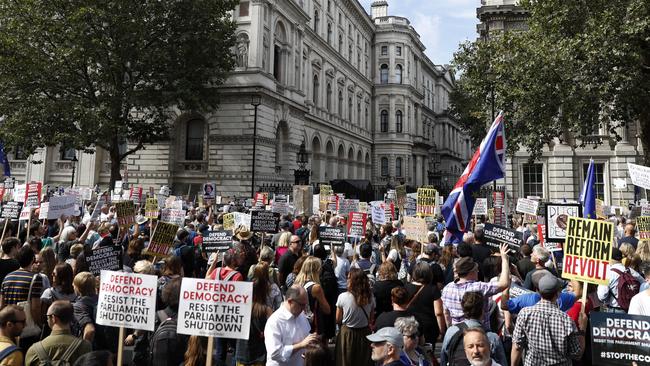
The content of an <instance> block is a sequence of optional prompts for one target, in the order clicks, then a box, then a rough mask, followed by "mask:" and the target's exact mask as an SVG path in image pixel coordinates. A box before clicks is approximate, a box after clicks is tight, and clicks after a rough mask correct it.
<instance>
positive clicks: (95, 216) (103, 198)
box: [90, 192, 108, 221]
mask: <svg viewBox="0 0 650 366" xmlns="http://www.w3.org/2000/svg"><path fill="white" fill-rule="evenodd" d="M107 201H108V193H107V192H104V193H102V194H101V195H99V196H98V197H97V202H96V203H95V208H94V209H93V213H92V215H90V220H91V221H96V220H99V218H100V217H101V211H102V207H104V206H105V205H106V204H107Z"/></svg>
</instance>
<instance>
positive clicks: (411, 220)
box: [402, 217, 429, 243]
mask: <svg viewBox="0 0 650 366" xmlns="http://www.w3.org/2000/svg"><path fill="white" fill-rule="evenodd" d="M402 229H403V230H404V234H406V239H413V240H417V241H419V242H420V243H428V242H429V238H428V232H429V230H428V229H427V222H426V221H425V220H424V219H422V218H419V217H405V218H404V224H402Z"/></svg>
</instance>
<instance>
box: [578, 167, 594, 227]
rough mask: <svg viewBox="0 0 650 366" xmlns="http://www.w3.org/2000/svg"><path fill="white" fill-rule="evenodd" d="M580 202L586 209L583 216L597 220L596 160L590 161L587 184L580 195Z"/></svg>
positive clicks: (586, 178)
mask: <svg viewBox="0 0 650 366" xmlns="http://www.w3.org/2000/svg"><path fill="white" fill-rule="evenodd" d="M580 202H581V203H582V206H583V208H584V210H583V216H584V218H585V219H595V218H596V171H595V168H594V159H591V161H589V169H587V176H586V177H585V184H584V186H583V187H582V192H581V193H580Z"/></svg>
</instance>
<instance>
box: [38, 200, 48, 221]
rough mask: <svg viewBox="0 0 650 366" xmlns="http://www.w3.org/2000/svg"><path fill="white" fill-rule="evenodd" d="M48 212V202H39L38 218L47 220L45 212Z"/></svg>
mask: <svg viewBox="0 0 650 366" xmlns="http://www.w3.org/2000/svg"><path fill="white" fill-rule="evenodd" d="M49 212H50V203H49V202H41V207H40V208H39V210H38V219H39V220H47V214H48V213H49Z"/></svg>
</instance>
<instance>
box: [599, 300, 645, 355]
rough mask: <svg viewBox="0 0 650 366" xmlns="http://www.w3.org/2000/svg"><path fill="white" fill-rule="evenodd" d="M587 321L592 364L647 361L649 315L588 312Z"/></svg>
mask: <svg viewBox="0 0 650 366" xmlns="http://www.w3.org/2000/svg"><path fill="white" fill-rule="evenodd" d="M589 320H590V324H591V326H590V327H589V328H590V329H591V352H592V363H593V364H594V365H608V366H609V365H613V366H619V365H620V366H629V365H632V364H633V362H635V363H636V364H637V365H648V364H650V353H648V349H650V317H648V316H641V315H628V314H615V313H604V312H595V311H592V312H591V314H590V315H589Z"/></svg>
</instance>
